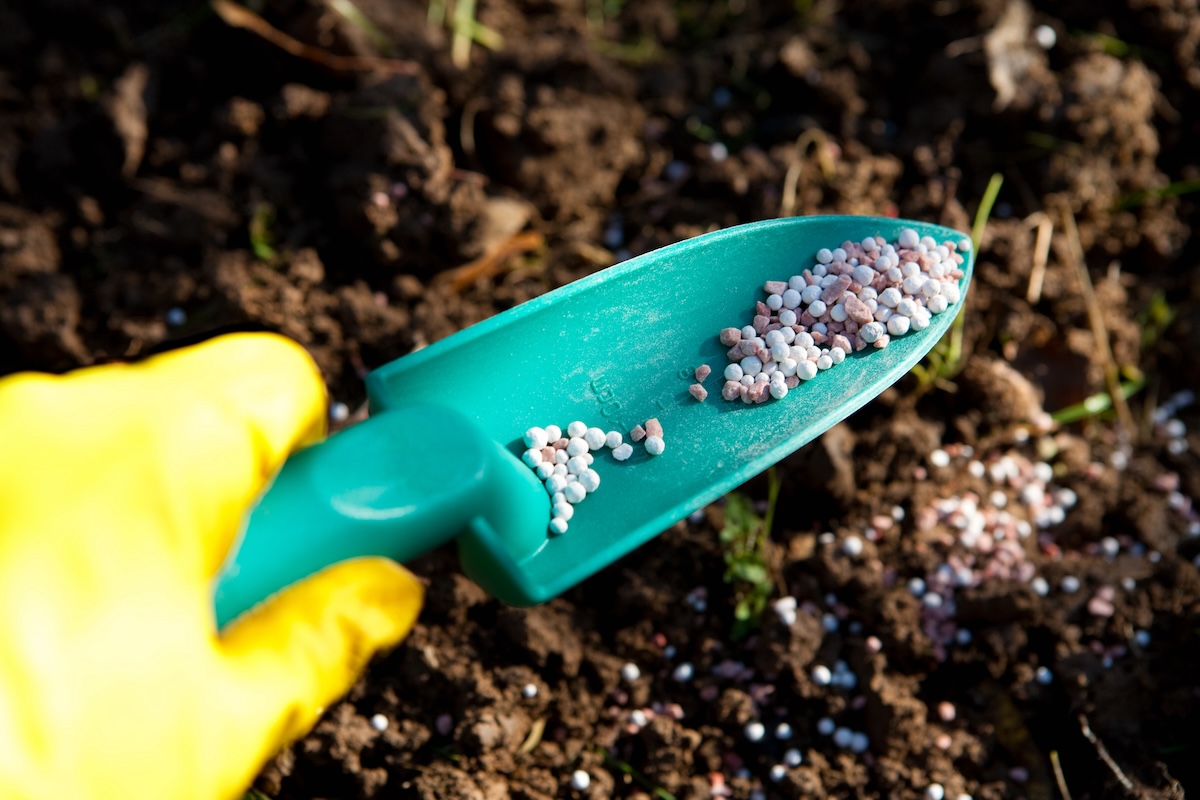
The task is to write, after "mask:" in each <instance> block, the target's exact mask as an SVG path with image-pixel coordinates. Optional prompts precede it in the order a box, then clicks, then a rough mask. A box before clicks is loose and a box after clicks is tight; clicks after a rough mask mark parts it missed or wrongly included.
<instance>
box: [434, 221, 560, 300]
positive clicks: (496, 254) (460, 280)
mask: <svg viewBox="0 0 1200 800" xmlns="http://www.w3.org/2000/svg"><path fill="white" fill-rule="evenodd" d="M545 241H546V240H545V238H544V237H543V236H542V235H541V234H540V233H538V232H537V231H525V232H524V233H516V234H513V235H512V236H510V237H508V238H507V239H505V240H504V241H502V242H500V243H499V244H498V245H496V246H495V247H493V248H492V249H490V250H488V251H487V252H486V253H484V254H483V255H482V256H480V257H479V258H477V259H475V260H474V261H472V262H470V263H468V264H463V265H462V266H461V267H455V268H454V269H450V270H447V271H445V272H443V273H442V274H441V275H439V276H438V280H439V281H445V282H446V283H448V284H449V287H450V290H451V291H453V292H455V293H457V292H461V291H462V290H463V289H465V288H467V287H468V286H470V285H471V284H472V283H474V282H475V281H477V280H479V279H480V278H490V277H492V276H494V275H497V274H499V273H500V272H502V271H503V269H504V265H505V264H507V263H508V260H509V259H510V258H512V257H513V256H516V255H519V254H521V253H528V252H530V251H532V250H537V249H538V248H539V247H541V246H542V245H543V244H545Z"/></svg>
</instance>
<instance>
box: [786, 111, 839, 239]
mask: <svg viewBox="0 0 1200 800" xmlns="http://www.w3.org/2000/svg"><path fill="white" fill-rule="evenodd" d="M812 146H815V147H816V151H817V163H818V164H820V166H821V173H822V174H823V175H824V176H825V180H826V181H832V180H833V179H834V178H835V177H837V167H836V166H834V163H833V159H832V158H830V156H829V137H828V136H826V135H825V131H823V130H821V129H820V128H810V129H808V130H806V131H805V132H804V133H802V134H800V136H799V138H797V139H796V149H795V154H794V155H793V156H792V163H791V164H790V165H788V171H787V175H785V176H784V179H783V197H782V198H781V199H780V201H779V216H781V217H790V216H792V214H794V213H795V211H796V188H797V186H798V184H799V183H800V173H801V172H802V171H803V170H804V158H805V156H806V155H807V154H808V148H809V147H812Z"/></svg>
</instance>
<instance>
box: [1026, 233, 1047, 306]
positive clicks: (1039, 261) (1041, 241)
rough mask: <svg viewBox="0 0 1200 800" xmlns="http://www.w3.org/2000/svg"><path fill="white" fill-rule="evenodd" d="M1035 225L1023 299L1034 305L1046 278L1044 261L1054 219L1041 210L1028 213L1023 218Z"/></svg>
mask: <svg viewBox="0 0 1200 800" xmlns="http://www.w3.org/2000/svg"><path fill="white" fill-rule="evenodd" d="M1025 222H1026V223H1027V224H1029V225H1036V226H1037V240H1036V241H1035V242H1034V245H1033V268H1032V269H1031V270H1030V272H1029V288H1028V289H1027V290H1026V291H1025V300H1026V301H1028V303H1029V304H1030V305H1035V304H1036V303H1038V301H1040V300H1041V299H1042V282H1043V281H1044V280H1045V279H1046V262H1047V261H1048V260H1049V258H1050V243H1051V240H1052V239H1053V238H1054V220H1052V219H1050V217H1049V215H1047V214H1046V213H1045V212H1043V211H1038V212H1036V213H1033V214H1030V215H1029V217H1028V218H1027V219H1026V220H1025Z"/></svg>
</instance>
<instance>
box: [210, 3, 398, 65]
mask: <svg viewBox="0 0 1200 800" xmlns="http://www.w3.org/2000/svg"><path fill="white" fill-rule="evenodd" d="M211 3H212V7H213V11H215V12H217V16H218V17H220V18H221V19H222V20H223V21H224V22H225V24H226V25H229V26H231V27H234V28H242V29H243V30H247V31H250V32H251V33H254V34H256V35H258V36H260V37H262V38H263V39H266V40H267V41H268V42H270V43H271V44H273V45H275V46H276V47H278V48H279V49H280V50H283V51H284V52H287V53H289V54H291V55H293V56H296V57H297V58H303V59H304V60H306V61H312V62H313V63H315V64H320V65H321V66H323V67H325V68H327V69H331V70H333V71H334V72H387V73H391V74H394V75H415V74H417V72H419V71H420V67H418V66H417V65H416V64H415V63H414V62H412V61H401V60H400V59H396V58H377V57H374V56H345V55H339V54H337V53H329V52H326V51H325V50H322V49H321V48H319V47H314V46H313V45H311V44H305V43H304V42H301V41H298V40H296V39H293V38H292V37H291V36H288V35H287V34H286V33H284V32H283V31H281V30H279V29H278V28H276V27H274V26H272V25H271V23H269V22H267V21H266V20H265V19H263V18H262V17H260V16H259V15H258V14H255V13H254V12H253V11H251V10H250V9H248V8H245V7H244V6H240V5H238V4H237V3H234V2H232V0H211Z"/></svg>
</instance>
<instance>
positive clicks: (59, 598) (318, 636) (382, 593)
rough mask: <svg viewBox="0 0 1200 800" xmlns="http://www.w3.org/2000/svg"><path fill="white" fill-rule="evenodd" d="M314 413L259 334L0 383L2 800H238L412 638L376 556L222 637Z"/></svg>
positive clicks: (311, 392)
mask: <svg viewBox="0 0 1200 800" xmlns="http://www.w3.org/2000/svg"><path fill="white" fill-rule="evenodd" d="M324 407H325V402H324V389H323V386H322V383H321V380H320V378H319V375H318V373H317V370H316V367H315V365H314V364H313V363H312V361H311V360H310V359H309V358H308V356H307V355H306V354H305V353H304V351H303V350H302V349H301V348H300V347H299V346H297V345H296V344H294V343H291V342H289V341H287V340H285V339H282V338H279V337H276V336H271V335H266V334H240V335H235V336H227V337H222V338H219V339H214V340H212V341H210V342H207V343H204V344H201V345H198V346H196V347H192V348H188V349H185V350H180V351H176V352H173V353H167V354H165V355H161V356H157V357H155V358H151V359H149V360H147V361H146V362H144V363H141V364H136V365H111V366H102V367H94V368H90V369H84V370H80V371H78V372H74V373H71V374H68V375H66V376H62V377H54V376H47V375H39V374H28V373H26V374H21V375H16V376H12V377H9V378H7V379H4V380H0V797H4V798H9V799H10V800H13V799H15V800H23V799H24V798H38V800H41V799H42V798H56V799H58V798H71V800H85V799H86V798H122V800H137V798H153V800H176V799H177V798H204V800H213V799H214V798H233V797H239V796H240V795H241V792H243V791H244V789H245V788H246V786H247V785H248V784H249V783H250V782H251V781H252V780H253V778H254V776H255V774H256V773H257V771H258V770H259V769H260V767H261V766H262V764H263V763H264V762H265V761H266V760H267V759H268V758H270V757H271V756H272V755H273V754H274V753H275V752H276V751H277V750H279V749H280V748H281V747H283V746H284V745H285V744H287V743H288V742H289V741H291V740H292V739H294V738H296V737H298V736H300V735H302V734H304V733H305V732H306V731H307V730H308V729H309V728H311V726H312V725H313V724H314V723H315V722H316V720H317V717H318V716H319V715H320V713H321V711H322V710H323V709H324V707H325V706H327V705H328V704H329V703H331V702H332V701H333V700H335V699H336V698H337V697H338V696H339V695H341V694H343V693H344V692H345V691H346V690H347V689H349V687H350V686H351V684H352V683H353V681H354V680H355V678H356V677H357V675H358V673H359V672H360V671H361V670H362V668H363V667H364V666H365V664H366V661H367V660H368V659H369V658H370V657H371V655H372V654H373V653H374V652H375V651H376V650H378V649H380V648H385V647H390V646H392V645H395V644H396V643H397V642H399V641H400V640H401V639H402V638H404V636H405V635H406V634H407V633H408V630H409V628H410V627H411V626H412V624H413V622H414V621H415V619H416V616H417V612H418V610H419V608H420V605H421V599H422V590H421V586H420V584H419V583H418V582H417V581H416V580H415V579H414V578H413V576H412V575H411V574H410V573H408V572H407V571H406V570H404V569H403V568H402V567H400V566H398V565H396V564H395V563H393V562H391V561H387V560H385V559H359V560H356V561H351V562H346V563H343V564H341V565H337V566H334V567H331V568H329V569H327V570H325V571H323V572H321V573H319V574H317V575H315V576H312V577H311V578H309V579H307V580H305V581H303V582H302V583H300V584H297V585H295V586H293V587H291V588H290V589H288V590H286V591H285V592H282V593H281V594H280V595H278V596H277V597H275V598H274V599H273V600H271V601H270V602H268V603H266V604H264V605H263V606H261V607H260V608H258V609H256V610H255V611H253V612H251V613H249V614H247V615H245V616H243V617H242V618H240V619H239V620H238V621H236V622H235V623H233V624H232V625H230V626H228V627H227V628H226V630H225V631H223V632H222V634H221V635H219V636H218V634H217V633H216V631H215V629H214V623H213V616H212V597H211V582H212V578H213V576H214V574H215V573H216V572H217V571H218V569H219V568H220V566H221V563H222V561H223V559H224V558H225V555H226V553H227V551H228V550H229V548H230V547H231V545H232V544H233V542H234V541H235V539H236V537H237V534H238V531H239V526H240V523H241V520H242V518H243V516H244V515H245V512H246V510H247V508H248V507H249V506H250V505H251V504H252V502H253V501H254V499H255V497H256V496H257V495H258V494H259V493H260V492H261V490H262V489H263V488H264V486H265V485H266V484H267V482H268V481H270V479H271V477H272V476H273V475H274V473H275V472H276V471H277V470H278V468H279V466H280V465H281V464H282V463H283V461H284V460H285V459H286V457H287V455H288V453H289V452H291V451H292V450H293V449H295V448H297V447H299V446H302V445H305V444H309V443H312V442H313V441H315V440H317V439H318V438H320V436H321V435H322V433H323V431H324Z"/></svg>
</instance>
